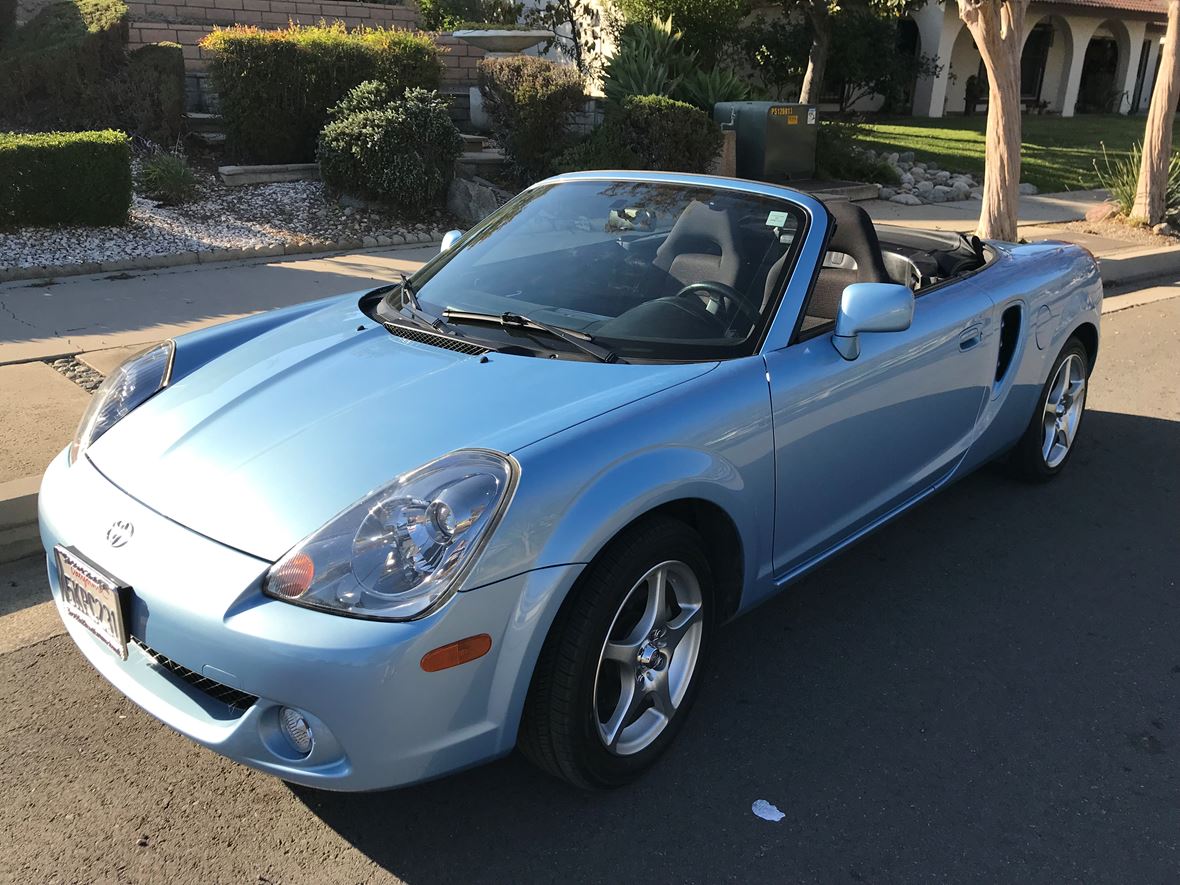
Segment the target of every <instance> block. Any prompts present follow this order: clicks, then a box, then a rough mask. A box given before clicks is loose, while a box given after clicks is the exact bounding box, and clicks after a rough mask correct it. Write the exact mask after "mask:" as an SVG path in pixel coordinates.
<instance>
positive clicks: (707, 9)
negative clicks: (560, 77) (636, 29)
mask: <svg viewBox="0 0 1180 885" xmlns="http://www.w3.org/2000/svg"><path fill="white" fill-rule="evenodd" d="M618 6H619V9H620V11H622V13H623V16H624V17H625V18H626V20H627V22H628V23H629V24H634V23H638V24H645V23H647V22H650V21H651V20H652V18H653V17H654V18H657V19H660V20H663V19H667V18H671V19H672V20H673V21H675V22H676V26H677V27H678V28H680V29H681V30H682V31H683V32H684V44H685V46H686V47H687V48H688V49H689V50H692V51H695V52H699V53H700V54H701V57H702V58H704V59H705V60H706V61H708V62H712V61H715V60H716V58H717V54H718V51H719V50H720V49H721V48H722V47H723V46H726V45H728V44H729V43H731V42H732V41H733V40H734V39H735V37H736V36H737V33H738V29H739V26H740V25H741V21H742V19H743V18H744V17H745V15H746V12H747V7H748V4H747V2H746V0H618Z"/></svg>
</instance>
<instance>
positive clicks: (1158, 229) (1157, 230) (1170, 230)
mask: <svg viewBox="0 0 1180 885" xmlns="http://www.w3.org/2000/svg"><path fill="white" fill-rule="evenodd" d="M1151 232H1152V233H1153V234H1155V235H1156V236H1160V237H1174V236H1175V235H1176V228H1174V227H1172V225H1170V224H1168V223H1167V222H1166V221H1165V222H1164V223H1163V224H1153V225H1152V226H1151Z"/></svg>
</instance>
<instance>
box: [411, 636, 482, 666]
mask: <svg viewBox="0 0 1180 885" xmlns="http://www.w3.org/2000/svg"><path fill="white" fill-rule="evenodd" d="M491 650H492V637H490V636H488V634H487V633H480V634H479V635H478V636H468V637H467V638H466V639H460V640H459V641H458V642H451V643H448V644H447V645H444V646H441V647H439V648H436V649H435V650H434V651H428V652H427V653H426V654H424V655H422V669H423V670H425V671H426V672H427V673H437V672H438V671H439V670H446V669H447V668H449V667H458V666H459V665H460V664H466V663H467V662H468V661H474V660H475V659H476V658H482V657H483V656H484V655H486V654H487V653H488V652H489V651H491Z"/></svg>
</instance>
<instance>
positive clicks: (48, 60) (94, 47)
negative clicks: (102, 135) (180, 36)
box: [0, 0, 127, 129]
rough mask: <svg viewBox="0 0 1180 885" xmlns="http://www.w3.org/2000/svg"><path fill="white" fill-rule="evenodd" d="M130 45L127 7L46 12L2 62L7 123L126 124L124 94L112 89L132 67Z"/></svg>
mask: <svg viewBox="0 0 1180 885" xmlns="http://www.w3.org/2000/svg"><path fill="white" fill-rule="evenodd" d="M2 2H4V0H0V3H2ZM126 42H127V6H126V4H125V3H123V2H122V0H74V2H65V3H51V4H50V5H49V6H46V7H43V8H42V9H41V11H40V12H38V13H37V14H36V15H35V16H34V17H33V18H32V19H31V20H30V21H29V22H27V23H26V24H25V25H24V26H23V27H21V28H18V29H17V30H16V31H14V32H13V34H12V35H11V37H10V38H9V40H8V41H7V43H6V44H5V47H4V52H3V55H2V56H0V119H3V120H4V121H5V122H7V123H8V124H10V125H19V126H22V127H27V128H32V127H35V128H37V129H51V128H62V129H83V128H87V127H98V126H102V125H109V124H111V123H112V122H116V121H118V120H119V116H120V115H119V100H120V97H121V95H120V91H119V90H118V89H113V88H111V87H110V85H109V83H110V81H111V79H112V78H114V77H117V76H118V75H119V74H120V73H121V72H122V71H123V70H124V69H125V67H126V64H127V62H126V52H125V51H124V48H123V46H124V44H125V43H126Z"/></svg>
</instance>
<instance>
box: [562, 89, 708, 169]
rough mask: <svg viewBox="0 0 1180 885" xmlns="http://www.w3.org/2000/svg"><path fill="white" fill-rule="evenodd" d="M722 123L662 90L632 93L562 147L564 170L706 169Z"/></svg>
mask: <svg viewBox="0 0 1180 885" xmlns="http://www.w3.org/2000/svg"><path fill="white" fill-rule="evenodd" d="M721 141H722V136H721V128H720V127H719V126H718V125H717V124H716V123H715V122H713V120H712V119H710V118H709V116H708V114H706V113H705V112H704V111H702V110H700V109H698V108H694V107H693V106H692V105H690V104H685V103H684V102H682V101H674V100H673V99H671V98H664V97H663V96H660V95H633V96H631V97H630V98H627V99H625V100H624V101H623V105H622V107H621V108H617V109H611V110H609V111H608V113H607V117H606V120H605V121H604V122H603V124H602V125H601V126H599V127H598V128H597V129H596V130H594V132H593V133H592V134H591V135H590V137H589V138H588V139H587V140H586V141H584V142H582V144H580V145H578V146H577V147H574V148H572V149H571V150H569V151H566V152H565V154H563V155H562V157H561V159H560V161H559V164H558V165H559V167H560V168H561V169H562V170H563V171H578V170H585V169H651V170H656V171H662V172H706V171H708V169H709V167H710V166H711V165H712V163H713V160H714V159H715V158H716V157H717V154H718V152H719V151H720V150H721Z"/></svg>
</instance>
